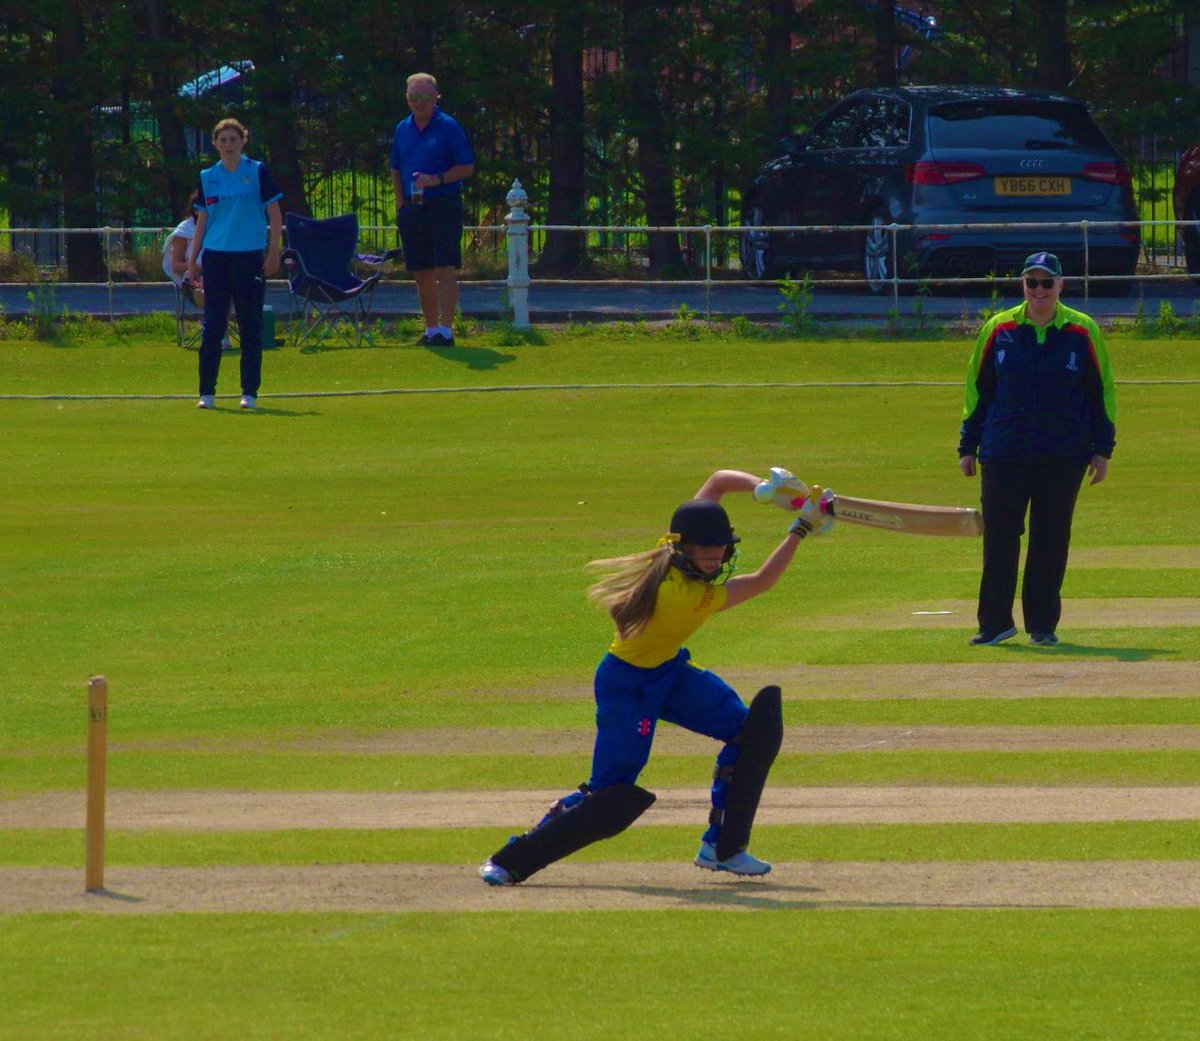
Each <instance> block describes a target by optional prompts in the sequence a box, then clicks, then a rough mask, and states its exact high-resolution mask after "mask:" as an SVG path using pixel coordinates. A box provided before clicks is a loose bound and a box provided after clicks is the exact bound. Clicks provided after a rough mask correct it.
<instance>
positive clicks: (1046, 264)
mask: <svg viewBox="0 0 1200 1041" xmlns="http://www.w3.org/2000/svg"><path fill="white" fill-rule="evenodd" d="M1038 268H1041V270H1043V271H1049V272H1050V274H1052V275H1053V276H1054V277H1055V278H1061V277H1062V264H1060V263H1059V262H1058V257H1056V256H1055V255H1054V254H1053V253H1030V254H1029V256H1027V257H1026V258H1025V266H1024V267H1023V268H1022V269H1021V274H1022V275H1025V274H1028V273H1029V272H1030V271H1034V270H1036V269H1038Z"/></svg>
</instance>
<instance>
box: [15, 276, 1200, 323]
mask: <svg viewBox="0 0 1200 1041" xmlns="http://www.w3.org/2000/svg"><path fill="white" fill-rule="evenodd" d="M30 288H31V287H30V286H28V285H19V284H0V314H2V315H3V316H7V317H9V318H20V317H24V316H25V315H26V314H28V313H29V311H30V310H31V303H30V300H29V292H30ZM1019 299H1020V297H1019V296H1018V295H1017V288H1016V285H1015V284H1013V285H1011V286H1010V287H1009V292H1008V295H1006V296H1004V297H1002V298H1001V304H1002V305H1003V306H1011V305H1012V304H1014V303H1017V302H1018V301H1019ZM1063 299H1064V301H1065V302H1066V303H1068V304H1070V305H1071V306H1074V307H1080V308H1082V309H1083V310H1085V311H1087V313H1088V314H1090V315H1092V316H1093V317H1095V318H1097V319H1112V318H1132V317H1134V316H1135V315H1136V314H1137V313H1138V308H1139V306H1140V307H1141V308H1142V309H1143V313H1144V314H1145V315H1146V316H1147V317H1148V318H1153V317H1155V316H1157V314H1158V311H1159V308H1160V307H1161V305H1162V303H1163V302H1164V301H1165V302H1168V303H1170V305H1171V308H1172V309H1173V311H1174V312H1175V314H1176V315H1177V316H1178V317H1180V318H1187V317H1191V316H1192V315H1193V314H1195V313H1196V311H1197V307H1198V306H1200V292H1198V289H1197V286H1196V285H1195V284H1194V283H1192V282H1191V281H1190V280H1186V279H1181V280H1178V281H1139V282H1137V283H1135V285H1134V287H1133V290H1132V292H1130V294H1129V295H1128V296H1126V297H1097V296H1091V297H1090V298H1089V299H1088V300H1087V301H1086V302H1085V301H1084V299H1083V294H1082V289H1081V288H1075V287H1072V286H1071V284H1070V283H1068V287H1067V291H1066V292H1065V293H1064V294H1063ZM266 302H267V303H268V304H270V305H272V306H273V307H274V308H275V312H276V314H277V315H278V316H279V317H280V318H286V317H287V316H288V315H290V313H291V302H290V299H289V296H288V292H287V285H286V283H285V282H282V281H276V282H272V283H271V284H270V286H269V287H268V291H267V301H266ZM782 302H783V297H782V296H781V295H780V292H779V290H778V289H777V288H775V287H774V286H754V285H746V284H745V283H742V282H724V281H722V282H718V283H715V284H714V285H713V286H712V288H711V291H710V292H708V293H706V292H705V287H704V286H703V285H696V284H687V283H679V284H672V285H651V286H648V285H642V284H639V283H637V282H622V283H619V284H615V285H614V284H603V285H602V284H596V283H588V282H578V283H572V284H569V285H563V284H552V285H539V284H538V283H537V282H534V284H533V285H532V286H531V288H530V291H529V305H530V317H531V320H532V321H533V322H534V323H535V324H536V323H538V322H562V321H636V320H638V319H646V320H648V321H650V320H663V319H670V318H675V317H677V316H678V315H679V312H680V308H681V307H682V306H683V305H685V304H686V305H687V307H688V309H689V310H690V311H692V312H694V313H695V314H696V316H697V317H704V316H706V315H709V314H711V315H712V316H714V317H724V318H730V317H734V316H737V315H741V316H743V317H745V318H749V319H752V320H757V321H770V320H779V319H780V318H781V317H782V316H781V311H780V304H781V303H782ZM54 305H55V306H56V307H57V308H59V309H60V310H65V311H67V312H70V313H76V314H91V315H96V316H107V315H109V314H112V315H113V316H114V317H126V316H130V315H138V314H152V313H154V312H166V313H168V314H173V313H174V310H175V295H174V290H173V289H172V287H171V286H170V284H169V283H166V282H163V283H154V284H149V285H146V284H142V285H128V284H121V283H115V284H114V285H113V287H112V290H111V300H110V291H109V287H108V286H107V285H105V284H96V285H92V284H81V283H71V284H65V285H64V284H58V285H56V286H55V289H54ZM991 305H992V302H991V298H990V296H989V295H988V294H985V293H972V294H969V295H964V294H962V293H956V292H950V291H945V292H942V293H938V294H936V295H932V296H909V297H904V296H902V297H900V299H899V303H898V306H897V307H896V311H897V313H898V315H899V316H900V317H910V318H915V317H916V316H917V315H919V314H923V315H924V316H926V317H928V318H936V319H939V320H942V321H945V320H953V319H957V318H961V317H963V316H966V317H968V318H971V319H974V318H975V316H977V315H978V314H979V312H980V311H982V310H983V309H984V308H987V307H990V306H991ZM894 306H895V305H894V302H893V298H892V296H891V295H890V294H883V295H882V296H873V295H871V294H869V293H865V292H862V291H859V290H857V288H856V287H818V288H817V289H815V290H814V292H813V296H812V299H811V301H810V303H809V307H808V314H810V315H811V316H812V317H814V318H817V319H821V320H826V321H838V320H844V321H857V322H860V323H867V324H869V323H872V322H883V321H886V320H887V319H888V318H890V317H892V315H893V307H894ZM461 307H462V310H463V313H464V314H466V315H468V316H471V317H475V318H481V319H494V318H499V317H501V316H503V315H504V314H505V313H506V308H505V287H504V284H503V283H500V282H477V283H473V282H467V283H464V284H463V286H462V291H461ZM373 313H374V314H376V315H378V316H381V317H416V316H417V314H418V309H417V298H416V291H415V289H414V288H413V285H412V283H411V282H391V283H381V284H380V285H379V287H378V289H377V290H376V293H375V302H374V307H373Z"/></svg>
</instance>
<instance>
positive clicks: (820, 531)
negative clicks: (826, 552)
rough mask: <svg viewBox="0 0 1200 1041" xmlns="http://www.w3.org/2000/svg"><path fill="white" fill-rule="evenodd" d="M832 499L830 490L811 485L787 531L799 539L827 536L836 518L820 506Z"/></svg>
mask: <svg viewBox="0 0 1200 1041" xmlns="http://www.w3.org/2000/svg"><path fill="white" fill-rule="evenodd" d="M832 499H833V491H832V490H831V489H829V488H822V487H821V486H820V485H813V487H812V491H811V492H810V493H809V495H808V496H807V497H806V498H805V499H804V503H803V505H802V506H801V507H800V516H798V517H797V518H796V519H795V521H793V522H792V526H791V527H790V528H789V529H788V531H790V532H791V533H792V534H793V535H799V536H800V537H801V538H804V537H805V536H806V535H828V534H829V533H830V532H831V531H832V530H833V526H834V524H836V523H837V518H836V517H835V516H834V515H833V514H832V513H826V512H825V511H824V510H823V509H822V506H824V504H825V503H827V502H830V501H831V500H832Z"/></svg>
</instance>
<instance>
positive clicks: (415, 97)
mask: <svg viewBox="0 0 1200 1041" xmlns="http://www.w3.org/2000/svg"><path fill="white" fill-rule="evenodd" d="M405 97H407V98H408V100H409V101H432V100H433V99H434V98H436V97H437V95H436V94H406V95H405Z"/></svg>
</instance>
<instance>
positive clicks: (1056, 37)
mask: <svg viewBox="0 0 1200 1041" xmlns="http://www.w3.org/2000/svg"><path fill="white" fill-rule="evenodd" d="M1033 6H1034V7H1035V8H1036V9H1037V30H1036V32H1035V33H1034V35H1035V36H1036V38H1037V85H1038V86H1039V87H1043V88H1044V89H1046V90H1062V91H1065V90H1069V89H1070V86H1071V41H1070V37H1069V35H1068V32H1067V0H1037V2H1036V3H1035V4H1034V5H1033Z"/></svg>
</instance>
